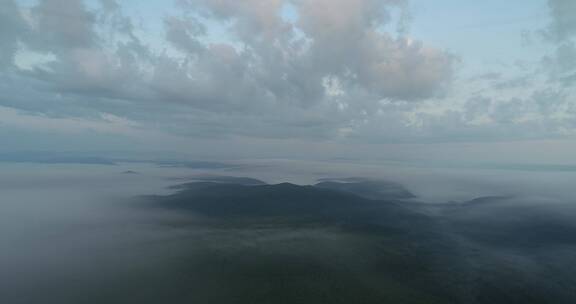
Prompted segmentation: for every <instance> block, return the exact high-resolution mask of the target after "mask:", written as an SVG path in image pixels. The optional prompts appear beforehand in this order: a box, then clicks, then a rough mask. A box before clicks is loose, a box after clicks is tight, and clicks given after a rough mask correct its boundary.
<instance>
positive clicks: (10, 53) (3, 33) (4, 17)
mask: <svg viewBox="0 0 576 304" xmlns="http://www.w3.org/2000/svg"><path fill="white" fill-rule="evenodd" d="M0 7H2V10H0V38H1V39H0V71H1V70H2V69H3V68H5V67H7V66H12V65H13V61H14V56H15V55H16V52H17V50H18V42H19V38H20V35H22V34H23V33H24V32H25V28H26V25H25V21H24V19H23V17H22V15H21V13H20V10H19V8H18V6H17V4H16V3H15V2H14V1H12V0H1V1H0Z"/></svg>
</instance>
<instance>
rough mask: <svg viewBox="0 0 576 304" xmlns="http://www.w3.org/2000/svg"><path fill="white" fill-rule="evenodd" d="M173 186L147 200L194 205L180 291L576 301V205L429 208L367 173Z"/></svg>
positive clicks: (310, 297)
mask: <svg viewBox="0 0 576 304" xmlns="http://www.w3.org/2000/svg"><path fill="white" fill-rule="evenodd" d="M200 180H201V181H200ZM234 181H238V182H239V183H234ZM174 189H176V190H177V192H175V193H173V194H171V195H166V196H154V197H149V198H148V199H149V201H151V202H152V203H153V206H156V207H161V208H168V209H171V210H174V211H182V212H183V213H184V214H190V217H189V220H188V221H185V222H183V221H182V220H179V222H178V223H174V225H178V226H177V227H178V228H179V229H189V231H190V234H189V236H188V237H187V238H186V242H187V243H188V244H189V246H190V255H189V259H187V260H186V261H183V262H182V266H181V267H182V269H183V270H182V271H183V272H184V273H186V274H185V276H184V277H185V279H183V281H182V282H181V284H183V286H186V291H187V294H190V295H194V296H193V297H191V298H187V297H184V298H177V299H176V300H178V301H184V300H192V299H194V300H195V301H197V302H200V303H215V304H220V303H239V304H243V303H251V304H252V303H256V304H260V303H262V304H264V303H298V304H306V303H315V304H316V303H360V304H372V303H373V304H376V303H378V304H379V303H426V304H429V303H466V304H468V303H472V304H508V303H523V304H529V303H538V304H540V303H554V304H556V303H566V304H568V303H574V302H575V301H576V294H574V293H573V289H571V288H569V287H568V286H576V279H575V278H574V276H573V273H574V272H575V271H576V266H574V265H573V261H574V260H576V237H574V236H575V235H576V228H575V227H576V225H574V224H572V223H571V220H572V222H574V221H573V220H574V219H576V214H571V213H573V211H574V209H575V208H573V207H570V208H569V207H568V206H569V205H562V206H560V205H543V204H526V203H525V202H522V201H519V200H518V199H516V198H508V197H482V198H478V199H474V200H471V201H469V202H467V203H461V204H450V203H447V204H438V205H435V206H434V208H435V212H433V213H431V212H429V209H430V206H429V205H427V204H426V203H422V202H413V200H412V199H413V197H414V195H413V194H411V193H410V192H409V191H408V190H406V189H405V188H404V187H402V186H401V185H398V184H395V183H385V182H374V181H370V180H364V179H343V180H323V181H321V182H320V183H318V184H316V185H308V186H302V185H295V184H290V183H282V184H275V185H268V184H263V183H261V181H257V180H251V179H243V178H229V177H219V178H214V177H210V178H205V179H203V180H202V179H199V181H196V182H189V183H185V184H182V185H179V186H176V187H174ZM168 224H169V223H168Z"/></svg>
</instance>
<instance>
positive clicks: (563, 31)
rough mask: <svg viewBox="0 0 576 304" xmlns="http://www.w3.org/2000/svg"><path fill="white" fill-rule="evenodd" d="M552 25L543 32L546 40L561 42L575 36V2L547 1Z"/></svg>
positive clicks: (567, 0) (565, 0)
mask: <svg viewBox="0 0 576 304" xmlns="http://www.w3.org/2000/svg"><path fill="white" fill-rule="evenodd" d="M548 7H549V9H550V14H551V17H552V23H551V24H550V25H549V26H548V28H547V29H546V31H545V35H546V37H547V38H548V39H552V40H556V41H563V40H566V39H568V38H571V37H573V36H575V35H576V14H575V13H574V12H576V2H574V1H572V0H548Z"/></svg>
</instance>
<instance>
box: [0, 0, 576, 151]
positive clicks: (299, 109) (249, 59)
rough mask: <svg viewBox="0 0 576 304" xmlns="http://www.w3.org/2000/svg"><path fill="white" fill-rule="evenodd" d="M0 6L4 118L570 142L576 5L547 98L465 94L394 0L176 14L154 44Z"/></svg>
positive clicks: (273, 3)
mask: <svg viewBox="0 0 576 304" xmlns="http://www.w3.org/2000/svg"><path fill="white" fill-rule="evenodd" d="M0 1H3V2H2V6H3V8H4V9H3V10H2V12H0V14H3V15H2V18H0V34H1V36H2V39H1V40H0V71H3V72H0V80H1V81H0V105H4V106H7V107H10V108H15V109H20V110H25V111H31V112H36V113H41V114H42V115H47V116H48V117H50V118H62V117H66V118H72V119H83V120H86V121H93V120H95V119H96V120H98V119H100V118H101V114H102V113H107V114H109V115H113V116H114V117H121V118H123V119H126V120H127V121H134V122H137V123H138V125H139V126H140V127H141V128H142V129H146V128H149V129H151V130H152V129H154V130H162V131H163V132H166V133H170V134H177V135H181V136H188V137H203V138H222V137H257V138H298V139H302V138H304V139H313V140H321V139H324V140H326V139H328V140H352V141H354V140H362V141H380V142H383V141H384V142H385V141H420V140H423V141H426V140H432V141H450V140H461V139H464V138H466V137H468V138H469V139H470V140H476V139H479V138H480V139H482V140H483V139H490V138H493V139H501V138H503V137H506V136H510V137H518V136H521V137H522V136H528V135H527V133H530V134H532V135H534V136H538V137H539V136H544V135H545V134H548V135H550V136H556V135H558V134H560V133H570V132H569V131H570V129H571V128H572V126H570V125H569V123H568V122H569V120H570V119H569V118H570V115H574V107H573V106H571V105H570V102H569V100H570V99H569V98H568V97H566V96H567V95H566V94H564V93H562V92H560V90H561V89H559V88H557V87H555V86H557V85H558V84H559V83H562V84H563V85H564V87H569V86H570V85H571V83H573V81H574V79H576V59H575V58H576V50H575V48H574V42H573V38H574V22H573V17H572V16H571V15H570V14H565V13H564V12H565V11H569V9H570V8H571V6H573V4H572V3H571V2H570V1H559V0H556V1H553V0H550V1H549V7H550V12H551V16H552V17H553V21H552V22H551V23H550V25H549V26H548V27H547V28H546V31H545V33H546V37H550V39H549V40H548V41H549V42H551V43H553V46H554V47H555V53H554V54H550V55H549V56H548V57H547V58H546V59H545V60H544V61H545V63H546V65H547V69H546V71H551V73H552V74H554V75H555V76H554V77H552V78H553V81H552V82H553V83H552V84H545V85H542V81H540V80H539V79H535V78H534V77H533V74H530V75H524V74H522V73H515V74H514V75H512V76H511V75H509V74H508V73H506V72H505V71H500V70H491V71H490V73H484V74H483V75H480V76H478V77H476V78H473V79H472V80H473V81H472V84H469V83H468V81H462V79H459V78H458V77H457V75H455V73H456V71H457V70H458V67H459V65H460V60H459V58H458V57H457V56H456V55H454V54H452V53H450V52H447V51H445V50H442V49H439V48H435V47H433V46H431V45H429V44H428V43H426V42H425V41H420V40H417V39H414V38H413V37H410V35H409V32H408V30H407V28H408V25H407V22H408V21H409V15H410V12H409V5H408V2H407V1H403V0H330V1H329V0H269V1H264V0H246V1H233V0H179V1H178V5H179V6H178V7H177V10H172V9H167V12H168V13H160V12H157V14H158V16H157V17H158V18H159V19H158V20H153V21H154V22H152V23H154V24H153V25H151V26H150V27H153V28H154V30H148V31H143V30H142V29H141V28H140V25H138V22H136V20H135V19H134V18H135V17H134V15H130V13H131V12H129V10H125V9H124V8H123V7H122V5H120V3H119V2H117V1H114V0H100V1H98V2H84V1H81V0H40V1H37V3H36V4H34V5H32V6H27V5H25V4H21V3H20V4H19V3H16V2H13V1H8V0H0ZM158 33H159V34H158ZM1 67H10V68H9V69H5V68H4V69H2V68H1ZM532 72H533V71H532ZM532 72H531V73H532ZM468 80H470V79H469V78H468ZM454 81H456V82H454ZM454 84H456V85H457V86H454ZM537 86H538V87H537ZM461 87H464V88H465V89H461ZM454 91H465V92H464V93H461V94H460V93H458V94H455V93H454ZM521 91H522V92H521ZM538 91H539V92H546V93H542V94H540V95H538V94H537V92H538ZM450 94H452V96H450ZM498 94H500V95H501V96H496V95H498ZM538 96H540V97H538ZM562 113H564V114H562ZM24 121H26V119H24ZM73 121H74V120H73ZM534 128H536V130H537V132H533V131H530V132H527V130H533V129H534Z"/></svg>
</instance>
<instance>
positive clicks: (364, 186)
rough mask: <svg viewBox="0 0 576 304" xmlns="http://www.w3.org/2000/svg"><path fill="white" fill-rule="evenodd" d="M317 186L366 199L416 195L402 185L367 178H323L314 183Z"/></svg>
mask: <svg viewBox="0 0 576 304" xmlns="http://www.w3.org/2000/svg"><path fill="white" fill-rule="evenodd" d="M315 186H316V187H318V188H324V189H332V190H339V191H344V192H349V193H353V194H356V195H358V196H361V197H364V198H368V199H374V200H379V199H412V198H416V195H414V194H413V193H411V192H410V191H408V190H407V189H406V188H404V186H402V185H400V184H397V183H393V182H387V181H377V180H368V179H358V178H352V179H337V180H323V181H321V182H320V183H318V184H316V185H315Z"/></svg>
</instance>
